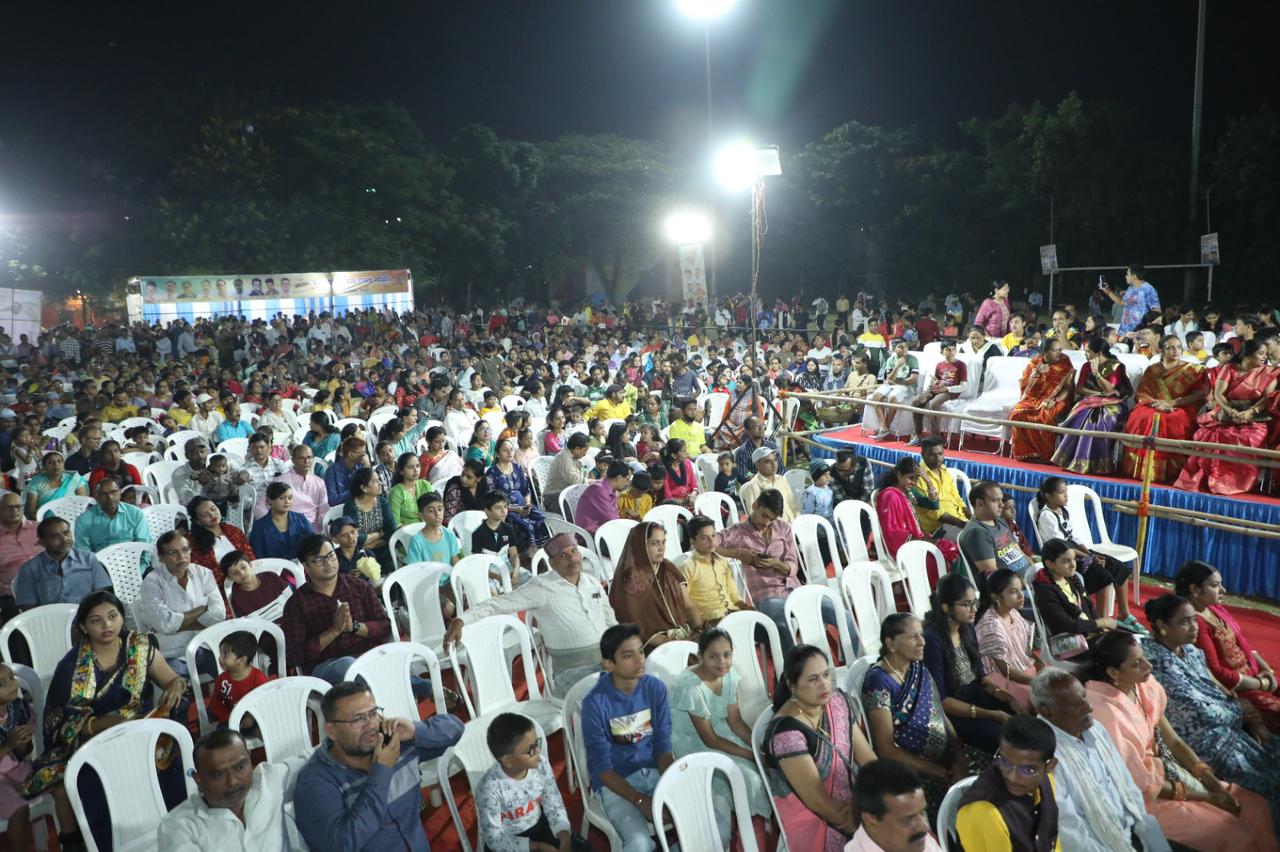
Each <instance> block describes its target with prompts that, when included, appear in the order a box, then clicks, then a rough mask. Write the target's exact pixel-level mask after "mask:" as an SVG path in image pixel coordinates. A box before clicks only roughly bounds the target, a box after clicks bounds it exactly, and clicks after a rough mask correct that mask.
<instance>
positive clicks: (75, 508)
mask: <svg viewBox="0 0 1280 852" xmlns="http://www.w3.org/2000/svg"><path fill="white" fill-rule="evenodd" d="M93 503H94V501H93V498H92V497H81V496H80V495H79V494H68V495H67V496H66V497H59V498H58V499H57V500H50V501H49V502H48V503H45V504H44V505H43V506H41V507H40V508H39V509H37V510H36V520H37V521H43V520H44V519H45V518H46V517H48V516H49V515H53V516H54V517H55V518H62V520H64V521H66V522H67V523H69V524H71V526H72V527H74V526H75V523H76V518H78V517H80V516H81V515H83V514H84V513H85V512H87V511H88V510H89V507H90V506H92V505H93Z"/></svg>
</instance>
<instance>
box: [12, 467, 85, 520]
mask: <svg viewBox="0 0 1280 852" xmlns="http://www.w3.org/2000/svg"><path fill="white" fill-rule="evenodd" d="M22 495H23V501H24V505H25V508H24V510H23V511H24V512H26V515H27V517H28V518H30V519H31V520H33V521H34V520H35V519H36V513H37V512H38V511H39V510H40V508H41V507H42V506H45V505H48V504H49V503H52V502H53V501H54V500H58V499H60V498H62V497H71V496H77V497H88V496H89V485H88V483H87V482H86V480H85V478H84V477H83V476H81V475H80V474H78V473H76V472H75V471H74V470H69V469H66V468H65V467H63V457H62V453H60V452H57V451H56V450H54V451H51V452H47V453H45V454H44V457H43V458H42V459H41V460H40V472H39V473H37V474H36V475H35V476H33V477H31V479H29V480H27V484H26V485H25V486H23V488H22Z"/></svg>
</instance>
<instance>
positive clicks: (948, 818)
mask: <svg viewBox="0 0 1280 852" xmlns="http://www.w3.org/2000/svg"><path fill="white" fill-rule="evenodd" d="M977 780H978V777H977V776H976V775H974V776H970V777H969V778H961V779H960V780H959V781H957V782H956V783H954V784H952V785H951V789H949V790H947V794H946V795H945V796H943V797H942V804H941V805H940V806H939V807H938V844H939V845H940V846H941V847H942V852H950V850H951V849H955V848H956V844H955V843H953V842H952V840H951V835H952V833H953V832H954V831H955V830H956V817H957V816H958V815H959V813H960V800H961V799H963V798H964V794H965V793H966V792H968V790H969V788H970V787H971V786H973V782H974V781H977Z"/></svg>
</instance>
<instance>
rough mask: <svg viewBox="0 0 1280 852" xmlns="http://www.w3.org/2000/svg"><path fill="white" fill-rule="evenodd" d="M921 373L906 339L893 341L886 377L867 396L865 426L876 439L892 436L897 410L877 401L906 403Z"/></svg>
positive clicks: (864, 415)
mask: <svg viewBox="0 0 1280 852" xmlns="http://www.w3.org/2000/svg"><path fill="white" fill-rule="evenodd" d="M919 375H920V364H919V362H918V361H917V360H916V356H914V355H912V354H911V353H910V352H908V351H907V342H906V341H905V340H901V339H895V340H894V341H893V354H892V355H890V356H889V358H888V360H886V361H885V363H884V380H883V381H882V382H881V384H880V387H878V388H876V389H875V390H874V391H872V392H871V395H870V396H868V397H867V407H866V409H865V410H864V411H863V414H862V424H863V426H862V428H863V431H864V432H868V431H870V432H871V434H872V437H873V438H875V440H877V441H887V440H889V438H890V437H891V435H892V430H891V428H890V426H891V424H892V423H893V419H894V417H895V416H896V415H897V413H898V409H896V408H887V407H886V406H883V405H876V403H878V402H895V403H899V404H905V403H907V402H908V401H909V400H910V399H911V395H912V394H914V393H915V390H916V383H917V382H916V380H917V378H918V377H919Z"/></svg>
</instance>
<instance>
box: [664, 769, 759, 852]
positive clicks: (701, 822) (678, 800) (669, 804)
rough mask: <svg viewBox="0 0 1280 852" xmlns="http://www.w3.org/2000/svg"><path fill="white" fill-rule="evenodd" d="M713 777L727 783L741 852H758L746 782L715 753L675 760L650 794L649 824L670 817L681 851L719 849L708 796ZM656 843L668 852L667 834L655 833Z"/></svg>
mask: <svg viewBox="0 0 1280 852" xmlns="http://www.w3.org/2000/svg"><path fill="white" fill-rule="evenodd" d="M716 775H720V776H721V777H722V778H724V779H725V780H727V781H728V782H729V791H730V794H731V795H732V798H733V814H734V817H735V821H736V822H737V824H738V840H739V842H740V844H741V847H742V852H758V849H759V847H758V846H757V845H756V834H755V830H754V829H753V828H752V827H751V808H750V805H749V804H748V802H747V782H746V779H745V778H743V776H742V770H741V769H739V768H738V765H737V764H736V763H734V762H733V760H732V759H731V758H730V757H729V756H728V755H727V754H722V753H720V752H715V751H699V752H694V753H693V754H687V755H685V756H684V757H680V758H676V760H675V762H674V763H672V764H671V765H670V766H668V767H667V771H666V772H663V773H662V777H661V778H659V779H658V786H657V787H655V788H654V790H653V821H654V824H655V825H661V824H662V812H663V810H664V809H665V810H666V811H667V812H668V813H670V814H671V823H672V825H673V826H674V828H675V830H676V837H677V838H678V839H679V842H680V848H681V849H718V848H721V846H722V845H723V844H722V843H721V840H720V832H719V829H718V828H717V827H716V814H715V808H714V806H713V802H714V800H713V798H712V795H711V782H712V780H713V779H714V778H715V776H716ZM657 835H658V843H659V845H660V846H661V847H662V850H663V852H668V850H669V849H670V847H669V846H668V845H667V833H666V832H665V831H659V832H658V833H657Z"/></svg>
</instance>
